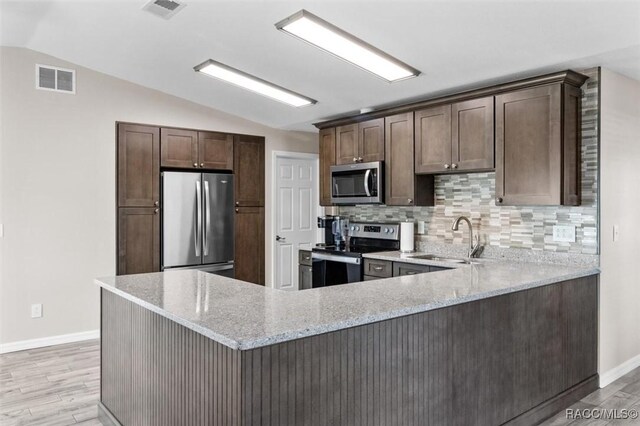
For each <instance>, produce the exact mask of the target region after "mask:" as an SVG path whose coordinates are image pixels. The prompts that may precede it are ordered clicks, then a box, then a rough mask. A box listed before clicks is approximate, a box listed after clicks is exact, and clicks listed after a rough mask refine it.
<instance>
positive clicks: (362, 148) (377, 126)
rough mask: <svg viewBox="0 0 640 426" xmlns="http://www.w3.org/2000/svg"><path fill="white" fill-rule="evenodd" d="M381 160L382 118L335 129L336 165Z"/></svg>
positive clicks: (382, 152) (382, 153) (382, 156)
mask: <svg viewBox="0 0 640 426" xmlns="http://www.w3.org/2000/svg"><path fill="white" fill-rule="evenodd" d="M383 160H384V119H383V118H378V119H375V120H369V121H363V122H360V123H355V124H350V125H347V126H340V127H338V128H337V129H336V164H352V163H367V162H370V161H383Z"/></svg>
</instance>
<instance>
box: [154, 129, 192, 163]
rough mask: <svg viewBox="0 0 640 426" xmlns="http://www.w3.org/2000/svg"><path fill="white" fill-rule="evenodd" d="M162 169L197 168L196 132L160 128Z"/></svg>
mask: <svg viewBox="0 0 640 426" xmlns="http://www.w3.org/2000/svg"><path fill="white" fill-rule="evenodd" d="M160 140H161V141H162V146H161V149H160V153H161V154H162V155H161V158H162V159H161V161H160V164H161V165H162V167H176V168H188V167H189V168H194V167H198V132H196V131H195V130H183V129H169V128H162V130H161V132H160Z"/></svg>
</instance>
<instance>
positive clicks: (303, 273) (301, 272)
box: [298, 265, 313, 290]
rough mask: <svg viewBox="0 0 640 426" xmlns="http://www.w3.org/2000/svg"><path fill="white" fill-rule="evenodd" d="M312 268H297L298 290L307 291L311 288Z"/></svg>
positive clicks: (302, 266)
mask: <svg viewBox="0 0 640 426" xmlns="http://www.w3.org/2000/svg"><path fill="white" fill-rule="evenodd" d="M312 280H313V268H312V267H311V266H306V265H300V266H298V289H299V290H308V289H310V288H311V287H312V284H313V283H312Z"/></svg>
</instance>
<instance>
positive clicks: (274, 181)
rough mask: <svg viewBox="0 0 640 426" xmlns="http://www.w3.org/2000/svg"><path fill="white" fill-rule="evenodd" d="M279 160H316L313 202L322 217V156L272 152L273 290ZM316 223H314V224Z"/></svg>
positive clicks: (273, 284)
mask: <svg viewBox="0 0 640 426" xmlns="http://www.w3.org/2000/svg"><path fill="white" fill-rule="evenodd" d="M279 158H290V159H293V160H314V163H315V176H314V178H315V181H316V184H317V185H316V186H317V188H316V191H315V194H314V196H313V202H314V204H315V206H316V209H315V212H316V215H317V216H321V215H322V207H321V206H320V154H318V153H309V152H296V151H272V152H271V202H272V203H273V204H272V206H273V208H272V211H271V224H270V227H271V229H270V230H269V232H268V235H269V239H270V243H269V244H270V245H271V286H270V287H271V288H276V264H277V262H276V249H277V247H276V228H277V222H276V220H277V214H276V209H277V204H276V192H277V191H276V189H277V181H278V176H277V171H278V168H277V167H276V166H277V164H278V159H279ZM313 222H315V221H312V223H313Z"/></svg>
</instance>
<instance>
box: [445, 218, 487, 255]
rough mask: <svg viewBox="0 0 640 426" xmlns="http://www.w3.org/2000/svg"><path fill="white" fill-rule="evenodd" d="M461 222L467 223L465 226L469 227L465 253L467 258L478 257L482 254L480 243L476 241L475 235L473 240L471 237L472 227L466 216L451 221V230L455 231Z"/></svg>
mask: <svg viewBox="0 0 640 426" xmlns="http://www.w3.org/2000/svg"><path fill="white" fill-rule="evenodd" d="M463 220H464V221H465V222H467V225H468V226H469V252H468V253H467V256H469V258H472V257H478V256H479V255H480V253H481V252H482V247H481V246H480V242H479V241H478V236H477V235H476V236H475V239H474V237H473V226H472V225H471V221H470V220H469V218H468V217H466V216H460V217H458V218H457V219H456V220H454V221H453V225H452V226H451V230H452V231H457V230H458V226H459V225H460V222H461V221H463Z"/></svg>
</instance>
